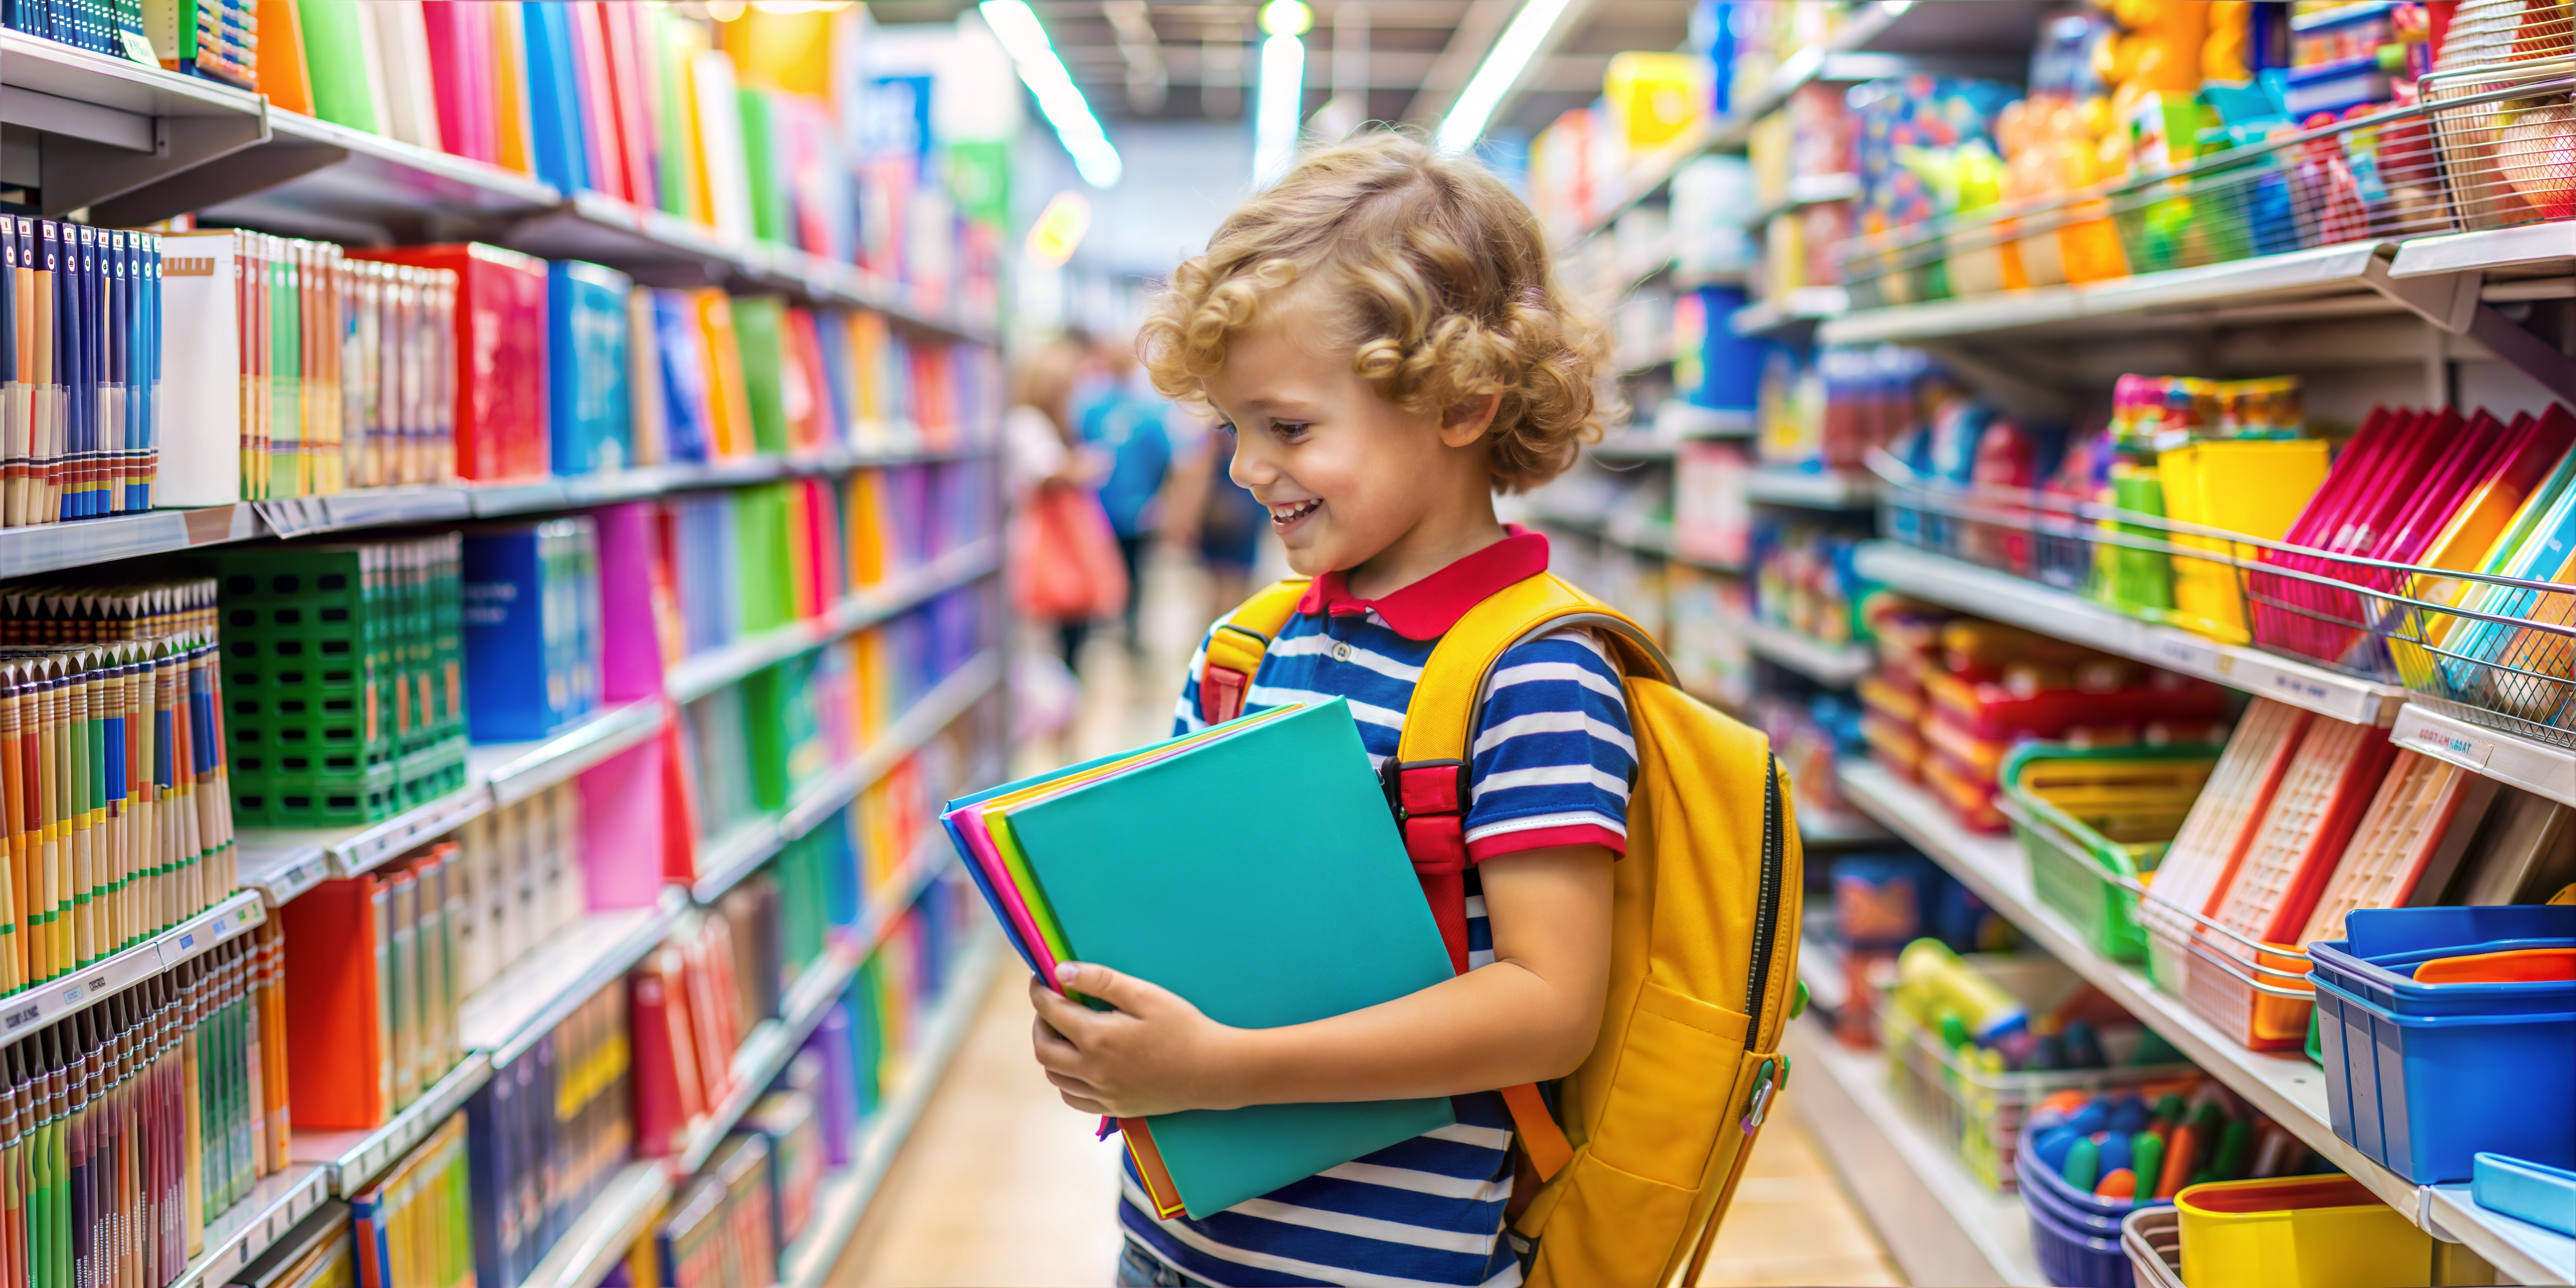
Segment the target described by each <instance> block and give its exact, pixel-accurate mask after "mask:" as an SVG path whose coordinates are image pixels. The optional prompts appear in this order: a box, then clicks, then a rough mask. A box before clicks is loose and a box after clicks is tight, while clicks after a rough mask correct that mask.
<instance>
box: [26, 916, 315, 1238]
mask: <svg viewBox="0 0 2576 1288" xmlns="http://www.w3.org/2000/svg"><path fill="white" fill-rule="evenodd" d="M273 949H274V941H273V940H272V939H270V938H268V937H265V936H263V937H260V938H251V937H244V938H237V939H234V940H232V941H230V942H227V943H225V944H223V945H221V946H219V947H218V948H216V949H214V950H213V951H211V952H208V953H206V954H203V955H202V956H199V957H197V958H195V959H192V960H191V961H189V962H187V963H185V964H183V965H181V966H180V967H179V968H178V969H177V970H174V971H171V972H169V973H167V974H163V975H159V976H155V977H153V978H152V979H149V980H146V981H144V982H143V983H141V984H137V985H135V986H133V987H131V988H128V989H125V990H123V991H122V992H118V993H115V994H112V995H110V996H109V997H107V998H105V999H103V1000H102V1001H101V1002H100V1003H99V1004H97V1005H95V1006H92V1007H90V1008H88V1009H85V1010H82V1011H80V1012H78V1013H76V1014H74V1015H72V1016H71V1017H69V1018H67V1019H65V1020H62V1021H60V1022H58V1023H56V1024H53V1025H51V1026H49V1027H47V1028H44V1029H42V1030H40V1031H38V1032H36V1033H34V1034H32V1035H29V1036H27V1037H24V1038H21V1039H20V1040H18V1041H17V1042H15V1043H13V1044H12V1045H11V1046H9V1047H8V1049H7V1051H6V1053H5V1055H0V1068H5V1072H0V1079H5V1084H0V1276H4V1277H5V1278H6V1279H7V1281H8V1282H11V1283H16V1284H61V1285H72V1284H138V1285H147V1286H148V1288H159V1286H160V1285H164V1284H168V1283H170V1282H171V1281H173V1280H175V1279H177V1278H178V1277H179V1276H180V1274H181V1273H182V1272H183V1271H184V1270H185V1269H186V1267H187V1263H188V1259H189V1258H190V1257H193V1256H195V1255H197V1254H198V1253H200V1252H202V1251H203V1250H204V1248H205V1241H206V1228H207V1226H208V1224H209V1223H210V1222H211V1221H212V1220H213V1219H214V1218H216V1217H218V1216H220V1215H221V1214H223V1213H224V1212H225V1211H226V1210H228V1209H229V1208H231V1207H232V1206H233V1205H234V1204H235V1203H237V1202H239V1201H240V1200H242V1199H243V1198H244V1197H246V1196H248V1194H249V1193H250V1190H251V1186H252V1185H253V1184H254V1183H255V1182H256V1181H257V1180H258V1178H259V1177H261V1176H265V1175H267V1174H268V1173H270V1172H272V1171H275V1170H278V1169H280V1168H283V1167H284V1166H286V1147H287V1143H288V1142H287V1135H286V1133H287V1125H286V1124H287V1117H286V1114H287V1111H286V1106H285V1102H284V1099H283V1096H284V1091H285V1088H284V1083H285V1080H286V1075H285V1069H284V1066H283V1062H282V1057H283V1052H282V1050H281V1049H280V1048H281V1047H282V1046H283V1043H282V1042H281V1041H280V1040H279V1039H280V1031H279V1027H278V1018H279V1017H278V1004H277V987H278V979H277V972H276V970H275V968H274V965H273V960H274V951H273Z"/></svg>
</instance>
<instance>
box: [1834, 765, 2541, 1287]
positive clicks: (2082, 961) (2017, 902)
mask: <svg viewBox="0 0 2576 1288" xmlns="http://www.w3.org/2000/svg"><path fill="white" fill-rule="evenodd" d="M1842 787H1843V795H1844V796H1845V797H1846V798H1848V799H1850V800H1851V802H1852V803H1853V804H1855V805H1857V806H1859V807H1860V808H1862V809H1865V810H1868V811H1869V812H1870V813H1872V814H1875V815H1877V816H1878V818H1879V819H1880V821H1882V822H1884V823H1886V824H1887V825H1888V826H1889V827H1892V828H1894V829H1896V831H1897V833H1898V834H1900V835H1902V836H1903V837H1905V839H1907V840H1909V841H1911V842H1913V843H1914V844H1915V845H1916V846H1917V847H1918V848H1920V849H1921V850H1922V851H1923V852H1924V853H1925V854H1927V855H1929V856H1931V858H1932V860H1933V861H1934V862H1936V863H1938V864H1940V865H1941V866H1942V867H1943V868H1944V869H1946V870H1948V871H1949V872H1950V874H1951V875H1953V876H1955V877H1957V878H1959V880H1960V881H1961V882H1962V883H1963V884H1965V885H1966V886H1967V887H1968V888H1969V889H1970V890H1973V891H1975V892H1976V894H1977V897H1979V898H1981V899H1983V900H1985V901H1986V903H1987V905H1988V906H1989V907H1992V908H1993V909H1994V910H1995V911H1997V912H1999V913H2001V914H2003V916H2004V917H2005V919H2006V920H2009V921H2011V922H2012V923H2013V924H2014V925H2015V926H2018V927H2020V928H2021V929H2022V931H2023V932H2024V933H2025V934H2028V935H2029V936H2030V937H2031V939H2032V940H2033V941H2034V942H2036V943H2037V944H2038V945H2039V946H2040V947H2041V948H2042V949H2043V950H2045V951H2046V952H2047V953H2048V954H2049V955H2050V956H2052V957H2055V958H2056V959H2057V960H2059V961H2061V962H2064V963H2065V964H2066V965H2067V966H2068V967H2069V968H2071V969H2073V970H2074V971H2075V973H2076V974H2078V975H2081V976H2083V977H2084V978H2085V979H2086V980H2087V981H2089V982H2091V983H2092V984H2093V985H2094V987H2096V988H2099V989H2101V990H2102V991H2103V992H2104V993H2105V994H2107V995H2109V996H2110V998H2111V999H2112V1000H2113V1001H2115V1002H2118V1003H2119V1004H2120V1006H2121V1007H2122V1009H2124V1010H2126V1011H2128V1012H2129V1014H2131V1015H2134V1016H2136V1017H2137V1018H2138V1019H2139V1020H2140V1021H2141V1022H2143V1023H2144V1024H2146V1025H2147V1026H2148V1027H2149V1028H2152V1029H2154V1030H2155V1031H2156V1032H2157V1033H2159V1034H2162V1035H2163V1036H2164V1038H2165V1040H2167V1041H2169V1042H2171V1043H2173V1045H2174V1046H2175V1047H2176V1048H2177V1049H2179V1050H2180V1051H2181V1052H2182V1053H2183V1054H2184V1055H2185V1056H2187V1057H2189V1058H2190V1059H2191V1061H2192V1063H2194V1064H2197V1065H2199V1066H2200V1068H2201V1069H2202V1071H2204V1072H2206V1073H2208V1074H2210V1075H2211V1076H2212V1077H2215V1078H2217V1079H2218V1080H2219V1081H2221V1082H2223V1083H2226V1084H2227V1086H2228V1087H2229V1088H2230V1089H2232V1090H2234V1091H2235V1092H2236V1093H2237V1094H2238V1095H2241V1096H2243V1097H2245V1099H2246V1100H2247V1101H2248V1102H2249V1103H2251V1104H2252V1105H2253V1106H2254V1107H2255V1108H2256V1109H2257V1110H2260V1111H2261V1112H2262V1113H2263V1115H2264V1116H2265V1117H2268V1118H2270V1119H2271V1120H2272V1121H2274V1122H2276V1123H2279V1124H2280V1125H2281V1126H2282V1127H2284V1128H2287V1129H2288V1130H2289V1131H2290V1132H2291V1133H2292V1134H2293V1135H2296V1136H2297V1137H2298V1138H2299V1139H2301V1140H2303V1141H2306V1142H2307V1143H2308V1145H2309V1147H2310V1148H2313V1149H2315V1150H2316V1151H2317V1152H2318V1153H2320V1154H2323V1155H2325V1157H2326V1158H2327V1160H2328V1161H2330V1162H2332V1163H2333V1164H2334V1165H2335V1166H2337V1167H2340V1168H2342V1169H2343V1170H2344V1171H2346V1172H2348V1173H2350V1174H2351V1175H2352V1176H2353V1177H2354V1178H2355V1179H2357V1180H2359V1181H2361V1182H2362V1183H2363V1184H2364V1185H2367V1186H2368V1187H2370V1191H2371V1192H2372V1193H2373V1194H2376V1195H2378V1196H2379V1199H2380V1201H2381V1202H2383V1203H2386V1204H2388V1205H2389V1206H2390V1207H2393V1208H2395V1209H2397V1210H2398V1211H2399V1212H2402V1213H2404V1214H2405V1215H2406V1218H2407V1219H2408V1220H2410V1221H2413V1222H2415V1223H2416V1224H2417V1225H2419V1226H2424V1227H2426V1228H2427V1229H2431V1230H2433V1232H2434V1233H2435V1234H2436V1235H2439V1236H2442V1237H2445V1238H2448V1239H2453V1240H2456V1241H2457V1242H2460V1243H2465V1244H2467V1245H2468V1246H2469V1248H2470V1249H2471V1250H2472V1251H2474V1252H2476V1253H2477V1254H2478V1255H2479V1256H2481V1257H2484V1258H2486V1259H2487V1261H2488V1262H2490V1263H2491V1264H2493V1265H2494V1266H2495V1267H2496V1268H2497V1269H2498V1270H2501V1271H2504V1272H2506V1273H2507V1274H2510V1275H2512V1276H2513V1277H2515V1278H2516V1279H2520V1280H2522V1281H2523V1282H2526V1283H2533V1282H2538V1283H2547V1282H2550V1279H2549V1276H2551V1275H2553V1274H2559V1273H2563V1272H2560V1271H2557V1270H2555V1269H2553V1268H2551V1267H2548V1266H2545V1265H2542V1264H2540V1263H2538V1262H2537V1261H2535V1260H2533V1259H2532V1258H2531V1257H2530V1256H2529V1255H2528V1253H2526V1252H2525V1251H2523V1250H2522V1249H2521V1246H2520V1245H2519V1244H2518V1243H2517V1242H2515V1241H2514V1239H2512V1238H2508V1237H2507V1235H2508V1234H2513V1235H2515V1236H2517V1237H2518V1236H2519V1234H2520V1231H2519V1230H2513V1229H2508V1228H2507V1227H2504V1226H2501V1225H2499V1224H2497V1223H2499V1222H2512V1223H2513V1226H2514V1227H2521V1226H2522V1224H2523V1223H2521V1222H2518V1221H2513V1218H2511V1217H2505V1216H2498V1215H2496V1214H2493V1213H2489V1212H2485V1211H2482V1210H2479V1209H2476V1208H2474V1207H2472V1208H2470V1209H2469V1210H2468V1211H2466V1212H2461V1213H2457V1214H2455V1217H2454V1220H2455V1221H2456V1223H2455V1224H2454V1223H2444V1224H2442V1225H2440V1226H2439V1228H2435V1227H2434V1217H2433V1212H2434V1207H2433V1204H2434V1199H2435V1194H2434V1187H2432V1186H2418V1185H2415V1184H2412V1183H2410V1182H2408V1181H2407V1180H2406V1179H2405V1178H2403V1177H2401V1176H2399V1175H2397V1174H2396V1173H2395V1172H2392V1171H2389V1170H2388V1169H2387V1168H2385V1167H2382V1166H2380V1165H2379V1164H2377V1163H2375V1162H2373V1161H2371V1160H2370V1159H2369V1158H2368V1157H2366V1156H2364V1155H2363V1154H2362V1153H2361V1151H2360V1150H2358V1149H2355V1148H2354V1147H2353V1146H2352V1145H2350V1144H2348V1143H2346V1142H2345V1141H2344V1140H2343V1139H2342V1138H2340V1137H2338V1136H2336V1135H2335V1133H2334V1125H2333V1123H2332V1122H2331V1121H2329V1120H2328V1118H2327V1116H2326V1087H2325V1074H2324V1071H2322V1070H2320V1069H2318V1068H2317V1066H2315V1065H2313V1064H2310V1063H2308V1060H2307V1057H2306V1056H2305V1055H2302V1054H2299V1053H2296V1052H2291V1053H2286V1054H2270V1053H2265V1052H2259V1051H2248V1050H2246V1049H2245V1048H2244V1047H2242V1046H2239V1045H2237V1044H2236V1043H2235V1042H2234V1041H2232V1040H2231V1039H2229V1038H2228V1037H2227V1036H2226V1035H2224V1034H2222V1033H2220V1032H2219V1031H2218V1030H2217V1029H2216V1028H2214V1027H2213V1026H2211V1024H2210V1023H2209V1022H2208V1021H2207V1020H2204V1019H2202V1018H2201V1017H2200V1016H2199V1015H2198V1014H2197V1013H2196V1012H2194V1011H2192V1010H2191V1008H2190V1007H2188V1006H2186V1005H2184V1004H2183V1002H2182V1001H2181V999H2179V998H2175V997H2172V996H2170V995H2168V994H2166V993H2164V992H2162V991H2160V990H2159V989H2157V988H2156V986H2155V985H2154V984H2153V983H2152V982H2150V981H2149V980H2148V979H2147V977H2146V975H2145V973H2144V972H2142V971H2140V970H2139V969H2138V968H2137V967H2134V966H2127V965H2122V964H2121V963H2118V962H2114V961H2111V960H2110V959H2108V958H2106V957H2103V956H2102V955H2101V954H2099V953H2096V952H2094V951H2093V949H2092V946H2091V945H2089V944H2087V943H2085V942H2084V939H2083V938H2082V936H2081V934H2080V933H2079V932H2078V931H2077V930H2076V929H2075V928H2074V927H2073V926H2071V925H2069V924H2068V923H2067V922H2066V920H2065V919H2064V918H2062V917H2060V916H2058V915H2057V914H2056V913H2055V912H2054V911H2052V910H2050V909H2048V908H2045V907H2042V906H2041V905H2040V904H2039V903H2038V901H2037V899H2036V898H2035V897H2034V896H2033V894H2032V893H2031V885H2030V871H2029V868H2028V866H2027V862H2026V860H2025V859H2024V858H2023V856H2022V854H2021V852H2020V850H2019V849H2018V848H2017V847H2015V845H2014V844H2013V842H2012V841H2011V840H2010V839H2009V838H2006V837H1990V836H1980V835H1977V834H1975V833H1972V832H1970V831H1968V830H1967V829H1966V828H1963V827H1961V826H1960V825H1959V824H1958V823H1957V821H1955V820H1953V819H1952V818H1951V817H1950V816H1949V814H1948V813H1947V812H1946V811H1944V810H1943V809H1942V808H1941V806H1940V805H1939V804H1937V803H1936V802H1934V801H1933V799H1932V798H1931V797H1930V796H1927V795H1925V794H1924V793H1923V792H1921V791H1920V790H1918V789H1916V788H1914V787H1911V786H1908V785H1907V784H1905V783H1903V782H1901V781H1899V780H1898V779H1897V778H1896V776H1895V775H1894V774H1891V773H1889V772H1887V770H1885V769H1884V768H1881V767H1880V766H1878V765H1876V764H1872V763H1868V762H1864V761H1850V760H1847V761H1845V762H1844V764H1843V766H1842Z"/></svg>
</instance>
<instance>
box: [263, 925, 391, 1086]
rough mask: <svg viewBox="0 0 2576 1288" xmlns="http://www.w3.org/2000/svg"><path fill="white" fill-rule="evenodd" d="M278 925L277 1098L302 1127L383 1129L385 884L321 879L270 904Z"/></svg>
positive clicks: (387, 1062) (387, 1056) (387, 1034)
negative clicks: (280, 1062)
mask: <svg viewBox="0 0 2576 1288" xmlns="http://www.w3.org/2000/svg"><path fill="white" fill-rule="evenodd" d="M277 918H278V922H279V923H280V925H282V926H283V927H284V928H285V937H286V939H287V941H288V944H289V947H288V950H287V952H286V1052H287V1064H288V1073H287V1104H288V1106H289V1110H290V1112H291V1113H292V1114H293V1118H294V1122H295V1125H296V1126H298V1127H301V1128H304V1129H306V1130H308V1131H352V1130H357V1131H363V1130H366V1129H368V1128H373V1127H381V1126H383V1125H384V1122H385V1116H386V1114H387V1113H388V1112H390V1110H391V1108H392V1105H393V1061H392V1059H391V1052H390V1049H389V1042H390V1039H391V1037H392V1019H391V1017H390V1016H388V1015H386V1014H385V1013H384V996H385V990H384V988H383V986H382V983H381V981H382V977H383V972H384V970H385V968H386V965H387V963H386V957H385V954H386V950H387V948H388V947H389V945H388V944H386V942H385V940H384V938H383V932H384V931H385V929H386V924H385V922H386V907H385V890H384V888H383V887H382V886H381V885H380V884H378V883H377V882H376V880H375V879H374V878H372V877H344V878H341V879H338V880H333V881H325V882H322V883H321V884H319V885H316V886H315V887H313V888H312V889H310V890H307V891H305V892H304V893H303V894H300V895H298V896H296V897H295V898H294V899H293V900H292V901H290V902H288V903H287V904H286V905H285V906H284V907H281V908H279V909H278V910H277Z"/></svg>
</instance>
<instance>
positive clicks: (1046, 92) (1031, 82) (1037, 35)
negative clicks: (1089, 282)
mask: <svg viewBox="0 0 2576 1288" xmlns="http://www.w3.org/2000/svg"><path fill="white" fill-rule="evenodd" d="M977 8H979V9H980V10H982V12H983V14H984V25H986V26H988V27H991V28H992V29H993V36H994V38H995V39H997V40H999V41H1001V42H1002V48H1004V49H1006V50H1009V51H1010V54H1011V63H1012V65H1014V66H1016V67H1018V68H1019V69H1020V79H1021V80H1022V81H1023V82H1025V83H1026V84H1027V85H1028V87H1029V93H1030V94H1032V95H1035V96H1036V98H1037V100H1038V110H1039V111H1040V112H1043V113H1045V114H1046V119H1047V124H1049V125H1052V126H1054V127H1055V137H1056V141H1057V142H1059V143H1062V144H1063V145H1064V150H1065V151H1066V152H1068V153H1070V154H1072V156H1073V168H1074V169H1076V170H1078V171H1080V172H1081V173H1082V181H1083V182H1084V183H1087V184H1090V185H1091V186H1092V187H1095V188H1113V187H1116V186H1117V184H1118V176H1119V175H1121V174H1123V173H1125V172H1126V165H1125V163H1123V162H1121V161H1120V160H1119V159H1118V149H1116V148H1114V147H1111V146H1110V145H1109V135H1108V134H1107V133H1105V132H1103V131H1102V130H1101V128H1100V118H1098V117H1096V116H1093V115H1092V114H1091V104H1090V102H1089V101H1087V100H1085V99H1084V98H1083V97H1082V89H1081V87H1080V86H1077V85H1075V84H1074V83H1073V77H1072V75H1071V74H1069V73H1067V72H1066V71H1065V69H1064V60H1063V59H1061V58H1058V57H1056V54H1055V42H1054V41H1052V40H1049V39H1048V38H1047V33H1046V28H1045V27H1044V26H1042V25H1040V24H1039V22H1038V15H1037V13H1036V12H1035V11H1034V10H1032V9H1030V8H1029V6H1028V0H984V2H983V3H982V4H981V5H978V6H977Z"/></svg>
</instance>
